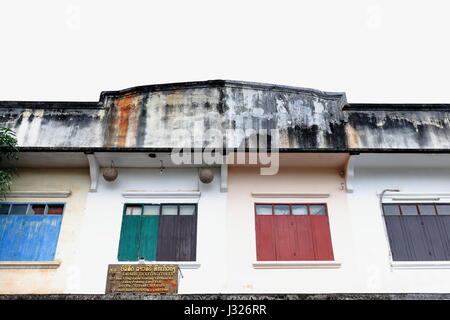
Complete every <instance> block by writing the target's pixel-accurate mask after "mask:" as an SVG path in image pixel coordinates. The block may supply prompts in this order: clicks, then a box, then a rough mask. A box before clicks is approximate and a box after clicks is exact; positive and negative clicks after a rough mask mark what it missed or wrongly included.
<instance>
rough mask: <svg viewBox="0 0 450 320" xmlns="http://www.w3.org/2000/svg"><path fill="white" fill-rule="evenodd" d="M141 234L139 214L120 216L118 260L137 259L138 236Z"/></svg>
mask: <svg viewBox="0 0 450 320" xmlns="http://www.w3.org/2000/svg"><path fill="white" fill-rule="evenodd" d="M140 235H141V216H127V215H125V214H124V215H123V217H122V230H121V231H120V243H119V254H118V260H119V261H137V260H138V255H139V238H140Z"/></svg>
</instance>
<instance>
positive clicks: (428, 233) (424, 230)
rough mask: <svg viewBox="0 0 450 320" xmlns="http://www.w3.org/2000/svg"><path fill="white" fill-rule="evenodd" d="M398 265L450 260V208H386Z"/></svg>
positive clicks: (393, 249)
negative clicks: (409, 262) (411, 262)
mask: <svg viewBox="0 0 450 320" xmlns="http://www.w3.org/2000/svg"><path fill="white" fill-rule="evenodd" d="M383 213H384V220H385V222H386V229H387V233H388V237H389V244H390V247H391V252H392V258H393V260H394V261H448V260H450V204H441V203H436V204H434V203H431V204H430V203H416V204H410V203H408V204H384V205H383Z"/></svg>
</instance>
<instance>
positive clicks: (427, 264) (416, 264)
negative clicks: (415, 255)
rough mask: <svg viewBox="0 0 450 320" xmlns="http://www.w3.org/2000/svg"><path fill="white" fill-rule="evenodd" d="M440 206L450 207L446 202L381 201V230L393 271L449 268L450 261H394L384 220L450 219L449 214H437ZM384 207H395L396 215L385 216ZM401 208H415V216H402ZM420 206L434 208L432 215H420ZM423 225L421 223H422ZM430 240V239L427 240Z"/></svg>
mask: <svg viewBox="0 0 450 320" xmlns="http://www.w3.org/2000/svg"><path fill="white" fill-rule="evenodd" d="M440 205H448V206H450V202H448V201H445V202H444V201H442V202H440V201H426V200H425V201H423V202H420V201H411V202H408V201H406V202H405V201H383V202H382V203H381V215H382V219H383V227H384V228H383V229H384V234H385V239H386V241H387V245H388V250H389V258H390V259H389V260H390V265H391V267H392V268H394V269H397V268H398V269H411V268H412V269H414V268H419V269H420V268H421V266H424V268H436V264H438V265H437V267H438V268H440V267H441V266H439V264H443V265H444V268H449V267H450V260H395V259H394V252H393V248H392V247H393V245H392V243H391V237H390V234H389V230H388V229H389V228H388V223H387V220H386V217H388V218H389V217H433V216H434V217H446V216H448V217H450V213H449V214H439V211H438V209H437V207H438V206H440ZM385 206H393V207H397V209H398V212H399V213H398V214H386V213H385ZM402 206H415V208H416V211H417V214H404V212H403V210H402ZM420 206H433V207H434V212H435V213H434V214H422V213H421V209H420ZM422 225H423V222H422ZM429 240H430V239H429ZM431 245H432V246H433V247H434V246H435V244H433V243H431Z"/></svg>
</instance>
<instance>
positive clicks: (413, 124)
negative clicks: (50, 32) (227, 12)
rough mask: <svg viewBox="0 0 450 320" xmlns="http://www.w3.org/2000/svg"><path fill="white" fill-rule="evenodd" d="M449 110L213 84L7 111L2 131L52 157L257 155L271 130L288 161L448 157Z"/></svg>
mask: <svg viewBox="0 0 450 320" xmlns="http://www.w3.org/2000/svg"><path fill="white" fill-rule="evenodd" d="M449 111H450V105H433V104H423V105H404V104H403V105H396V104H347V101H346V97H345V94H344V93H330V92H322V91H318V90H314V89H305V88H296V87H287V86H278V85H268V84H259V83H251V82H238V81H226V80H212V81H202V82H187V83H173V84H162V85H150V86H141V87H134V88H129V89H125V90H121V91H105V92H102V93H101V95H100V100H99V102H20V101H6V102H0V126H6V127H9V128H12V129H14V130H15V132H16V133H17V137H18V141H19V146H20V147H22V148H44V149H51V150H54V149H65V150H70V149H80V148H81V149H83V148H84V149H97V150H98V149H108V150H120V149H130V148H131V149H170V148H175V147H177V148H183V147H186V148H188V147H191V148H192V147H194V148H214V147H223V146H227V147H232V148H244V147H245V148H250V149H253V148H256V147H257V146H258V142H257V141H258V140H257V139H258V137H259V136H260V135H261V134H263V132H264V130H266V132H267V134H269V138H268V139H267V138H266V137H265V136H263V140H264V142H266V140H267V143H269V144H270V145H271V146H275V147H278V148H280V149H282V150H283V151H288V152H289V151H298V152H301V151H305V150H306V151H333V152H351V151H355V152H365V151H367V152H370V151H376V150H382V151H398V150H406V151H411V150H416V151H421V150H428V151H430V150H436V151H439V152H447V151H448V150H450V112H449ZM215 133H217V134H218V135H216V136H211V134H215ZM217 137H219V138H220V139H217ZM264 144H265V143H263V145H264Z"/></svg>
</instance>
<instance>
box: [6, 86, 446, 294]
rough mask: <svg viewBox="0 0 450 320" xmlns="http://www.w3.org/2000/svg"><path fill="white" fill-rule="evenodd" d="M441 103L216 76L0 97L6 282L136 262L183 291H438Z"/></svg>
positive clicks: (81, 276) (60, 284)
mask: <svg viewBox="0 0 450 320" xmlns="http://www.w3.org/2000/svg"><path fill="white" fill-rule="evenodd" d="M449 110H450V109H449V105H436V104H428V105H426V104H421V105H411V104H410V105H404V104H403V105H402V104H352V103H347V100H346V97H345V94H344V93H329V92H322V91H318V90H313V89H305V88H295V87H285V86H277V85H267V84H258V83H246V82H236V81H224V80H214V81H205V82H191V83H177V84H164V85H152V86H143V87H135V88H130V89H126V90H122V91H107V92H102V93H101V95H100V99H99V101H98V102H27V101H3V102H0V126H2V127H8V128H11V129H13V130H14V131H15V132H16V135H17V140H18V148H19V151H20V153H19V160H18V161H15V162H13V163H11V162H4V163H2V166H8V165H14V166H16V167H18V172H19V174H18V175H17V176H16V177H15V178H14V181H13V187H12V190H11V192H10V193H8V194H7V195H6V198H5V199H4V201H2V203H1V208H0V293H8V294H9V293H18V294H21V293H39V294H45V293H69V294H78V293H89V294H93V293H105V285H106V279H107V271H108V266H109V265H111V264H142V263H145V264H176V265H178V266H179V269H180V270H181V273H180V277H179V281H178V293H180V294H191V293H192V294H197V293H198V294H202V293H204V294H207V293H223V294H240V293H254V294H258V293H412V292H413V293H443V292H448V291H449V290H450V280H449V279H450V277H449V275H450V182H449V181H450V179H449V178H450V165H449V164H448V163H449V162H448V160H449V152H450V122H449V115H450V112H449ZM108 169H110V173H111V172H112V177H111V174H110V175H107V174H106V175H105V174H104V173H105V170H108ZM115 173H117V176H116V177H115V176H114V175H115ZM211 178H212V181H211ZM108 180H111V181H108Z"/></svg>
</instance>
